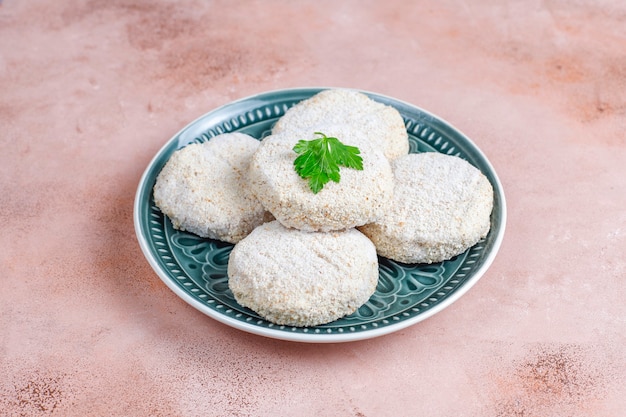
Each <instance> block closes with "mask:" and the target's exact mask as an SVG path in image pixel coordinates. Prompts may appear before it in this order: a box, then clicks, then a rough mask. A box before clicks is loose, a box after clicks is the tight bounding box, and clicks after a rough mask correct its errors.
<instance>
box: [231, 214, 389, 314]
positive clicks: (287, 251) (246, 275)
mask: <svg viewBox="0 0 626 417" xmlns="http://www.w3.org/2000/svg"><path fill="white" fill-rule="evenodd" d="M377 283H378V258H377V256H376V248H375V247H374V245H373V243H372V242H371V241H370V240H369V239H368V238H367V237H365V236H364V235H363V234H362V233H360V232H359V231H358V230H356V229H348V230H344V231H340V232H330V233H321V232H313V233H311V232H303V231H301V230H296V229H289V228H286V227H284V226H282V225H281V224H280V223H278V222H277V221H273V222H269V223H265V224H263V225H262V226H259V227H257V228H256V229H255V230H254V231H253V232H252V233H250V235H248V236H247V237H246V238H245V239H243V240H241V241H240V242H239V243H237V244H236V245H235V247H234V248H233V250H232V251H231V253H230V258H229V261H228V285H229V287H230V289H231V291H232V292H233V295H234V296H235V299H236V300H237V302H238V303H239V304H241V305H242V306H244V307H248V308H250V309H251V310H253V311H255V312H256V313H258V314H259V315H260V316H261V317H263V318H265V319H266V320H268V321H270V322H272V323H276V324H280V325H287V326H316V325H320V324H324V323H329V322H332V321H334V320H337V319H339V318H341V317H343V316H346V315H348V314H351V313H353V312H355V311H356V310H357V309H358V308H359V307H360V306H361V305H363V304H364V303H365V302H367V300H368V299H369V298H370V296H371V295H372V294H373V293H374V291H375V289H376V285H377Z"/></svg>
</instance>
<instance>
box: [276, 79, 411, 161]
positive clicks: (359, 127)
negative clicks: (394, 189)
mask: <svg viewBox="0 0 626 417" xmlns="http://www.w3.org/2000/svg"><path fill="white" fill-rule="evenodd" d="M328 125H340V126H344V127H346V128H349V129H351V130H352V131H354V132H355V134H356V136H358V137H360V138H362V139H365V140H368V141H370V142H371V143H372V144H374V145H375V146H377V147H379V148H380V149H382V151H383V153H384V154H385V156H386V157H387V158H388V159H390V160H392V159H395V158H397V157H399V156H402V155H406V154H407V153H408V152H409V136H408V133H407V131H406V127H405V125H404V120H403V119H402V116H401V115H400V113H399V112H398V110H396V109H395V108H394V107H391V106H387V105H385V104H383V103H379V102H377V101H374V100H372V99H370V98H369V97H368V96H366V95H365V94H363V93H360V92H358V91H353V90H347V89H330V90H324V91H321V92H319V93H317V94H316V95H314V96H313V97H311V98H308V99H306V100H303V101H301V102H299V103H298V104H296V105H295V106H293V107H292V108H290V109H289V110H287V112H286V113H285V115H283V116H282V117H281V118H280V119H279V120H278V122H276V124H275V125H274V127H273V128H272V134H278V133H289V134H291V135H296V136H303V135H304V136H310V135H311V134H313V133H314V132H316V131H320V130H319V129H320V126H328Z"/></svg>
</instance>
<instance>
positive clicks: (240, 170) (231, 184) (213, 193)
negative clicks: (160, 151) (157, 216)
mask: <svg viewBox="0 0 626 417" xmlns="http://www.w3.org/2000/svg"><path fill="white" fill-rule="evenodd" d="M258 147H259V141H258V140H256V139H254V138H253V137H251V136H248V135H245V134H242V133H226V134H223V135H219V136H216V137H214V138H212V139H211V140H209V141H207V142H204V143H194V144H190V145H187V146H185V147H184V148H182V149H179V150H177V151H176V152H174V153H173V154H172V156H171V157H170V159H169V160H168V161H167V163H166V164H165V166H164V167H163V169H162V170H161V172H160V173H159V175H158V177H157V179H156V183H155V185H154V201H155V204H156V205H157V207H159V209H161V211H162V212H163V213H164V214H165V215H167V217H169V218H170V220H171V221H172V225H173V226H174V228H175V229H179V230H185V231H188V232H191V233H195V234H196V235H198V236H201V237H207V238H211V239H218V240H222V241H225V242H230V243H236V242H238V241H239V240H241V239H242V238H243V237H244V236H246V235H247V234H248V233H250V232H251V231H252V229H254V228H255V227H256V226H258V225H260V224H262V223H263V222H264V220H266V219H267V213H266V211H265V209H264V208H263V206H262V205H261V203H260V202H259V201H258V200H257V199H256V198H255V197H254V195H253V194H252V193H251V192H250V190H249V187H248V184H247V181H246V172H247V170H248V165H249V164H250V159H251V158H252V154H253V153H254V152H255V151H256V150H257V148H258ZM270 218H271V217H270Z"/></svg>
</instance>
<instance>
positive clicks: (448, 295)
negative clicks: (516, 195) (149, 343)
mask: <svg viewBox="0 0 626 417" xmlns="http://www.w3.org/2000/svg"><path fill="white" fill-rule="evenodd" d="M321 90H323V88H297V89H288V90H279V91H272V92H267V93H263V94H259V95H255V96H252V97H248V98H244V99H241V100H237V101H234V102H232V103H230V104H227V105H225V106H222V107H219V108H217V109H215V110H213V111H211V112H209V113H207V114H205V115H204V116H202V117H200V118H199V119H197V120H195V121H193V122H192V123H190V124H189V125H188V126H186V127H185V128H184V129H182V130H181V131H180V132H178V133H177V134H176V135H175V136H174V137H173V138H172V139H170V140H169V141H168V142H167V143H166V144H165V145H164V146H163V148H161V150H160V151H159V152H158V153H157V154H156V155H155V157H154V158H153V159H152V161H151V162H150V164H149V165H148V167H147V169H146V171H145V172H144V174H143V176H142V178H141V181H140V183H139V187H138V189H137V194H136V196H135V206H134V224H135V231H136V234H137V238H138V240H139V244H140V246H141V249H142V251H143V253H144V255H145V257H146V258H147V260H148V262H149V263H150V265H151V266H152V268H153V269H154V270H155V272H156V273H157V274H158V276H159V277H160V278H161V279H162V280H163V282H164V283H165V284H166V285H167V286H168V287H169V288H170V289H171V290H172V291H174V293H176V294H177V295H178V296H179V297H181V298H182V299H183V300H185V301H186V302H187V303H189V304H190V305H192V306H193V307H195V308H196V309H198V310H200V311H201V312H203V313H205V314H207V315H208V316H210V317H212V318H214V319H216V320H218V321H220V322H222V323H225V324H227V325H229V326H232V327H235V328H237V329H240V330H244V331H247V332H250V333H255V334H259V335H263V336H267V337H272V338H276V339H284V340H293V341H300V342H314V343H323V342H346V341H353V340H360V339H368V338H372V337H377V336H381V335H384V334H388V333H392V332H395V331H398V330H400V329H403V328H406V327H408V326H410V325H413V324H415V323H417V322H419V321H422V320H424V319H426V318H428V317H430V316H432V315H433V314H435V313H437V312H439V311H441V310H442V309H444V308H445V307H447V306H449V305H450V304H452V303H453V302H454V301H456V300H457V299H459V297H461V296H462V295H463V294H465V292H467V290H469V289H470V287H472V285H474V284H475V283H476V282H477V281H478V279H480V277H481V276H482V275H483V274H484V273H485V271H486V270H487V268H489V266H490V265H491V263H492V262H493V260H494V258H495V256H496V253H497V251H498V249H499V247H500V244H501V242H502V238H503V236H504V229H505V223H506V206H505V199H504V193H503V191H502V185H501V184H500V181H499V179H498V177H497V175H496V173H495V171H494V169H493V168H492V166H491V164H490V163H489V161H488V160H487V158H486V157H485V156H484V155H483V153H482V152H481V151H480V149H478V147H477V146H476V145H474V143H473V142H472V141H471V140H470V139H468V138H467V137H466V136H465V135H463V134H462V133H461V132H459V131H458V130H456V129H455V128H454V127H452V126H451V125H450V124H448V123H447V122H445V121H444V120H441V119H440V118H438V117H436V116H434V115H432V114H430V113H428V112H426V111H424V110H422V109H420V108H418V107H415V106H413V105H411V104H408V103H405V102H402V101H398V100H395V99H393V98H390V97H386V96H383V95H380V94H375V93H370V92H365V91H363V93H365V94H367V95H368V96H369V97H371V98H372V99H373V100H376V101H379V102H382V103H385V104H388V105H391V106H393V107H395V108H396V109H397V110H398V111H399V112H400V114H401V115H402V117H403V118H404V121H405V124H406V128H407V131H408V133H409V140H410V145H411V152H413V153H416V152H442V153H445V154H449V155H456V156H459V157H461V158H464V159H465V160H467V161H469V162H470V163H471V164H473V165H474V166H476V167H477V168H478V169H480V170H481V171H482V172H483V173H484V174H485V175H486V176H487V178H488V179H489V180H490V181H491V184H492V185H493V188H494V207H493V212H492V214H491V230H490V232H489V234H488V235H487V236H486V237H485V238H484V239H482V240H481V241H480V242H478V243H477V244H476V245H475V246H473V247H472V248H470V249H468V250H467V251H466V252H465V253H463V254H461V255H458V256H456V257H455V258H453V259H451V260H448V261H445V262H441V263H437V264H430V265H407V264H401V263H398V262H394V261H391V260H389V259H385V258H379V261H380V278H379V282H378V286H377V288H376V292H375V293H374V295H372V297H371V298H370V299H369V301H368V302H367V303H365V304H364V305H363V306H361V307H360V308H359V309H358V310H357V311H356V312H355V313H354V314H351V315H349V316H346V317H344V318H341V319H339V320H336V321H334V322H332V323H328V324H325V325H321V326H315V327H291V326H280V325H276V324H273V323H270V322H268V321H267V320H264V319H263V318H262V317H260V316H259V315H257V314H256V313H255V312H253V311H251V310H249V309H247V308H245V307H242V306H240V305H239V304H238V303H237V302H236V301H235V299H234V297H233V294H232V293H231V291H230V290H229V288H228V276H227V271H226V268H227V265H228V256H229V254H230V251H231V249H232V247H233V245H231V244H227V243H224V242H219V241H215V240H210V239H203V238H200V237H198V236H195V235H193V234H190V233H186V232H181V231H178V230H175V229H174V228H173V227H172V224H171V223H170V221H169V219H168V218H167V217H166V216H164V215H163V214H162V213H161V212H160V211H159V209H158V208H157V207H156V206H155V205H154V200H153V197H152V188H153V186H154V183H155V181H156V177H157V175H158V174H159V172H160V171H161V169H162V168H163V166H164V165H165V163H166V162H167V160H168V158H169V157H170V156H171V155H172V153H173V152H174V151H176V150H177V149H180V148H182V147H183V146H185V145H187V144H189V143H192V142H204V141H207V140H210V139H211V138H212V137H214V136H216V135H219V134H221V133H227V132H243V133H247V134H249V135H251V136H253V137H255V138H258V139H261V138H263V137H265V136H267V135H268V134H269V132H270V130H271V128H272V126H273V125H274V123H275V122H276V120H278V118H280V117H281V116H282V115H283V114H285V111H286V110H287V109H289V108H290V107H291V106H293V105H294V104H296V103H298V102H299V101H301V100H303V99H306V98H308V97H311V96H312V95H314V94H316V93H318V92H319V91H321Z"/></svg>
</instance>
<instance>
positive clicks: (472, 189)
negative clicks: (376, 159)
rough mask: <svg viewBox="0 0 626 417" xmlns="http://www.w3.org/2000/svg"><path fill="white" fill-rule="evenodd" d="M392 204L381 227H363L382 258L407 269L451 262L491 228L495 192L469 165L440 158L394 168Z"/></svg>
mask: <svg viewBox="0 0 626 417" xmlns="http://www.w3.org/2000/svg"><path fill="white" fill-rule="evenodd" d="M392 168H393V172H394V184H395V192H394V198H393V204H392V205H391V206H390V209H389V210H388V211H387V212H386V213H385V215H384V217H383V218H382V219H380V220H378V221H377V222H374V223H372V224H368V225H365V226H363V227H360V228H359V230H360V231H362V232H363V233H364V234H365V235H367V236H368V237H369V238H370V239H371V240H372V241H373V242H374V244H375V245H376V250H377V252H378V254H379V255H381V256H384V257H387V258H390V259H393V260H396V261H398V262H404V263H433V262H441V261H444V260H446V259H450V258H452V257H454V256H456V255H458V254H460V253H463V252H464V251H465V250H467V249H468V248H470V247H471V246H473V245H475V244H476V243H477V242H478V241H479V240H480V239H482V238H483V237H485V236H486V235H487V233H488V232H489V228H490V216H491V211H492V209H493V188H492V186H491V183H490V182H489V180H488V179H487V178H486V177H485V176H484V175H483V174H482V173H481V172H480V170H478V169H477V168H475V167H474V166H472V165H470V164H469V163H468V162H467V161H465V160H463V159H461V158H458V157H455V156H450V155H445V154H441V153H436V152H428V153H419V154H409V155H406V156H404V157H402V158H398V159H396V160H395V161H393V162H392Z"/></svg>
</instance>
